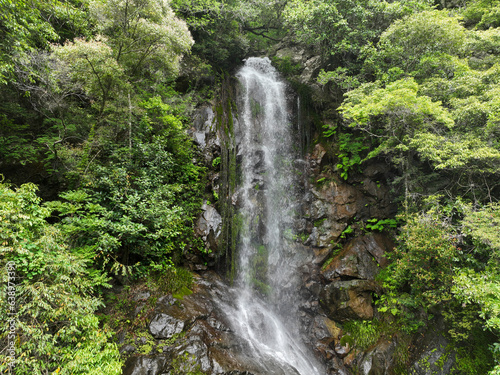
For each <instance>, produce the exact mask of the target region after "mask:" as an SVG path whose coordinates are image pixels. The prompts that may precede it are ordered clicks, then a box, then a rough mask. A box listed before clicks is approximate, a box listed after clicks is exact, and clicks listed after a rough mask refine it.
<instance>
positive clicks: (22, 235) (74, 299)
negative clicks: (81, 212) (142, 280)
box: [0, 183, 121, 374]
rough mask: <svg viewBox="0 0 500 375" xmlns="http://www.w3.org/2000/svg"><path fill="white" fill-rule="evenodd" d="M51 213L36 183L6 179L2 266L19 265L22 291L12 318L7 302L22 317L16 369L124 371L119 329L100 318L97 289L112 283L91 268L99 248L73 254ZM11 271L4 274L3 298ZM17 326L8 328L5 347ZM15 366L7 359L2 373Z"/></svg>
mask: <svg viewBox="0 0 500 375" xmlns="http://www.w3.org/2000/svg"><path fill="white" fill-rule="evenodd" d="M49 214H50V210H49V209H47V208H46V207H43V206H41V205H40V198H38V197H37V196H36V187H35V186H34V185H33V184H25V185H22V186H21V187H20V188H18V189H16V190H12V189H11V188H10V187H9V186H8V185H6V184H3V183H2V184H0V219H1V220H0V241H1V243H2V245H1V247H0V254H1V258H0V259H1V261H0V265H1V267H2V270H3V271H4V270H5V271H6V270H7V267H6V265H7V263H8V262H13V263H14V264H15V267H14V269H13V275H12V276H14V277H15V279H14V280H11V281H12V282H13V284H14V285H15V292H16V293H15V306H16V311H15V313H16V315H14V316H15V317H14V316H10V315H8V313H9V312H11V310H10V309H9V305H8V304H7V300H6V299H2V304H1V305H2V306H1V312H0V317H1V319H2V321H3V322H7V321H10V320H11V319H15V327H16V331H15V332H16V335H15V338H14V339H15V342H16V345H15V349H16V362H15V363H16V364H15V371H16V374H33V373H35V374H43V373H52V372H54V371H57V372H59V371H60V373H61V374H103V373H105V374H120V373H121V361H120V356H119V354H118V348H117V347H116V345H115V344H110V343H108V342H107V341H108V340H109V339H110V337H111V331H109V330H107V329H106V328H104V329H102V328H100V327H99V322H98V319H97V317H96V316H95V315H94V312H95V311H96V310H97V309H98V308H99V307H100V306H102V302H100V300H99V299H98V298H96V297H95V294H94V291H95V290H97V288H98V287H102V286H107V284H106V282H107V281H108V280H107V278H106V277H104V275H103V274H102V273H101V272H99V271H97V270H89V268H88V267H89V265H91V264H92V257H93V255H92V253H91V252H89V251H85V250H84V249H81V250H79V251H70V249H69V247H68V245H67V242H66V239H65V236H64V235H63V234H62V233H61V231H60V230H59V229H58V228H57V227H55V226H54V225H49V224H48V223H47V221H46V220H45V219H46V218H47V216H48V215H49ZM7 275H8V274H7V272H2V294H3V295H7V294H6V293H7V287H8V285H9V284H8V283H7ZM10 290H11V289H9V291H10ZM9 327H10V325H6V324H2V327H1V328H0V338H1V340H0V341H1V342H2V344H3V347H5V348H6V347H7V343H8V333H9ZM11 340H12V339H11ZM4 358H5V357H4ZM8 363H9V360H6V361H5V360H3V359H2V361H1V362H0V369H1V370H2V372H5V371H7V367H8Z"/></svg>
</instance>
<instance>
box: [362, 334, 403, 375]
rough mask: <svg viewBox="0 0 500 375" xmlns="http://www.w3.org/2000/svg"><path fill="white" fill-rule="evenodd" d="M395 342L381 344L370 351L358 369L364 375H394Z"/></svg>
mask: <svg viewBox="0 0 500 375" xmlns="http://www.w3.org/2000/svg"><path fill="white" fill-rule="evenodd" d="M395 349H396V343H395V342H394V341H382V342H379V343H378V344H377V345H376V346H375V347H374V348H373V349H371V350H369V351H368V352H367V353H366V354H365V355H364V356H363V358H362V359H361V361H360V363H359V366H358V368H359V369H360V370H361V374H362V375H390V374H392V373H393V371H392V370H393V368H392V366H393V364H394V350H395Z"/></svg>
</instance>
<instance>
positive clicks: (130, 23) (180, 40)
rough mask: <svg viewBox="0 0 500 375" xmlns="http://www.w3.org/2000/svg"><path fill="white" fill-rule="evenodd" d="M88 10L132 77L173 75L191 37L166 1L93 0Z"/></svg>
mask: <svg viewBox="0 0 500 375" xmlns="http://www.w3.org/2000/svg"><path fill="white" fill-rule="evenodd" d="M91 12H92V15H93V16H94V18H95V19H96V20H97V23H98V25H99V26H100V31H101V32H102V33H103V34H104V35H105V36H106V37H107V38H108V41H107V43H108V44H109V45H110V46H111V48H112V49H113V57H114V58H115V60H116V62H117V63H118V64H120V65H122V66H123V67H124V68H125V70H126V72H127V74H128V75H130V76H134V77H142V76H150V77H154V76H156V77H157V78H164V77H165V76H166V74H165V73H167V76H168V75H175V74H176V73H177V72H178V69H179V61H180V58H181V57H182V55H183V54H185V53H188V52H189V50H190V48H191V46H192V44H193V40H192V38H191V35H190V33H189V31H188V28H187V25H186V23H185V22H184V21H182V20H180V19H178V18H177V17H175V14H174V12H173V10H172V9H171V7H170V5H169V1H167V0H125V1H118V0H107V1H100V0H95V1H93V2H92V3H91Z"/></svg>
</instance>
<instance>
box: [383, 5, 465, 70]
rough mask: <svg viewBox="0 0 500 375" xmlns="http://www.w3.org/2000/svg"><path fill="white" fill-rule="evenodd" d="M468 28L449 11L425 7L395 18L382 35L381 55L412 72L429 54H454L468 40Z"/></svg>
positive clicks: (394, 64) (392, 63) (393, 63)
mask: <svg viewBox="0 0 500 375" xmlns="http://www.w3.org/2000/svg"><path fill="white" fill-rule="evenodd" d="M465 37H466V33H465V29H464V28H463V27H462V26H461V25H460V24H459V23H458V19H457V18H453V17H449V16H448V14H447V13H446V12H439V11H425V12H420V13H415V14H413V15H411V16H409V17H407V18H404V19H402V20H398V21H396V22H394V23H393V24H392V25H391V26H390V27H389V28H388V29H387V30H386V31H385V32H384V33H383V34H382V35H381V37H380V42H379V50H380V54H381V57H382V58H384V59H389V60H390V61H391V66H399V67H401V68H403V69H404V70H405V71H407V72H411V71H412V70H413V69H414V68H415V67H416V65H417V64H418V62H419V61H420V58H421V57H422V56H424V55H429V54H448V55H453V54H455V53H456V51H457V50H459V49H460V48H461V47H462V45H463V43H464V42H465Z"/></svg>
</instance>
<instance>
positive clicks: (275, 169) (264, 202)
mask: <svg viewBox="0 0 500 375" xmlns="http://www.w3.org/2000/svg"><path fill="white" fill-rule="evenodd" d="M237 78H238V79H239V81H240V84H241V85H240V88H239V91H240V94H239V103H238V107H239V117H238V120H239V121H238V124H237V129H236V133H237V137H238V138H239V148H238V157H239V158H240V160H241V187H240V189H239V192H238V202H239V207H240V209H239V213H238V216H237V218H235V222H238V223H239V225H240V227H241V230H240V242H239V243H240V245H239V248H238V252H239V271H238V272H239V274H238V277H237V288H238V292H237V294H238V300H237V303H236V306H237V307H236V309H235V310H233V311H231V312H230V319H231V322H232V325H233V328H234V329H235V332H236V333H237V334H238V335H240V336H241V337H243V338H244V339H245V340H246V342H247V344H248V349H249V351H250V352H251V353H247V355H248V356H249V357H251V358H253V359H255V361H256V362H258V363H259V364H260V365H261V366H263V367H264V368H265V369H266V370H267V373H269V374H277V373H282V374H287V375H288V374H300V375H315V374H317V375H319V374H321V373H322V371H321V370H320V366H319V365H318V364H317V363H316V360H315V359H314V356H313V354H312V353H311V352H310V351H309V350H308V349H307V348H306V347H305V346H304V345H303V344H302V342H301V340H300V334H299V329H298V327H299V323H298V318H297V308H296V306H297V305H298V303H297V302H298V301H297V300H298V296H297V292H298V280H297V277H296V275H297V274H298V272H296V267H297V265H298V262H299V261H300V256H299V255H298V254H297V251H296V249H295V248H294V245H293V241H291V240H290V239H291V238H293V231H292V227H293V222H294V205H296V204H297V199H296V194H295V185H296V183H295V181H294V180H295V173H294V160H295V158H296V157H295V155H294V151H293V135H292V134H293V128H292V124H291V121H290V118H289V111H288V107H287V99H286V95H285V92H286V86H285V84H284V82H282V81H281V80H280V79H279V77H278V73H277V72H276V70H275V69H274V68H273V67H272V65H271V63H270V61H269V59H267V58H249V59H248V60H247V61H246V63H245V65H244V67H243V68H242V69H241V70H240V71H239V73H238V74H237ZM277 368H278V369H279V371H277V370H276V369H277Z"/></svg>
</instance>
